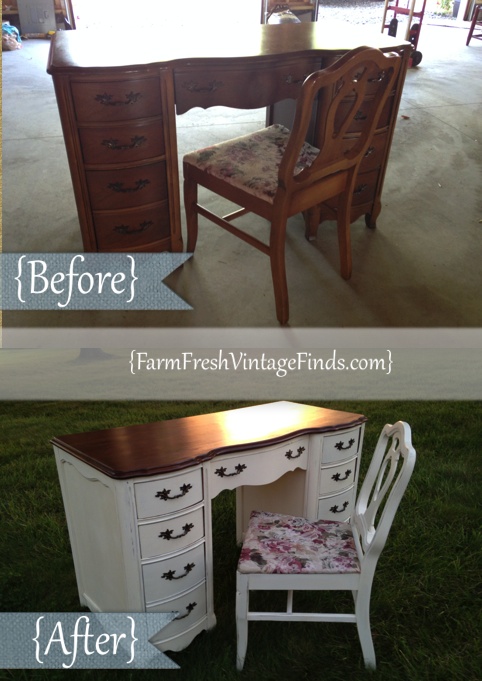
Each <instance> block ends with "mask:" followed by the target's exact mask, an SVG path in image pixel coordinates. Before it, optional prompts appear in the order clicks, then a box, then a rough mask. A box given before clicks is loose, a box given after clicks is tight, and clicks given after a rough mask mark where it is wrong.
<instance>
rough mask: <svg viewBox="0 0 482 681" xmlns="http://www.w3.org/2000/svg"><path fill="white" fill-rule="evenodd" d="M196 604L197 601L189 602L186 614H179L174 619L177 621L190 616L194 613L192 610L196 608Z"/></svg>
mask: <svg viewBox="0 0 482 681" xmlns="http://www.w3.org/2000/svg"><path fill="white" fill-rule="evenodd" d="M196 605H197V603H189V605H187V606H186V612H185V614H184V615H178V616H177V617H175V618H174V619H173V620H172V621H173V622H175V621H176V620H183V619H184V618H185V617H189V615H190V614H191V613H192V611H193V610H194V608H195V607H196Z"/></svg>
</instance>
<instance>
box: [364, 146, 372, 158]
mask: <svg viewBox="0 0 482 681" xmlns="http://www.w3.org/2000/svg"><path fill="white" fill-rule="evenodd" d="M374 151H375V147H368V149H367V150H366V152H365V157H364V158H367V156H371V155H372V154H373V152H374Z"/></svg>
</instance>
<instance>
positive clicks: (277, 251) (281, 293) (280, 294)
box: [270, 219, 290, 324]
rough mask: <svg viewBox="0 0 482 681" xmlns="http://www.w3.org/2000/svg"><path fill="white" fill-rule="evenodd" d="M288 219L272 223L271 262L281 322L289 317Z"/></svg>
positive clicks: (286, 320) (277, 308) (277, 313)
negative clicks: (286, 256) (287, 270)
mask: <svg viewBox="0 0 482 681" xmlns="http://www.w3.org/2000/svg"><path fill="white" fill-rule="evenodd" d="M285 240H286V219H284V220H280V221H274V222H273V223H272V224H271V238H270V262H271V276H272V279H273V289H274V299H275V304H276V316H277V318H278V321H279V323H280V324H286V323H287V322H288V319H289V312H290V311H289V299H288V283H287V281H286V262H285Z"/></svg>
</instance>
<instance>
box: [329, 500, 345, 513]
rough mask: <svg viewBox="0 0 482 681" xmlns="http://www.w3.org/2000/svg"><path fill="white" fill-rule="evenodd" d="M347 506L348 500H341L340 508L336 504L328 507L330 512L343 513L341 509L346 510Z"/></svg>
mask: <svg viewBox="0 0 482 681" xmlns="http://www.w3.org/2000/svg"><path fill="white" fill-rule="evenodd" d="M347 506H348V501H345V502H343V506H342V508H338V506H332V507H331V508H330V513H343V511H345V510H346V507H347Z"/></svg>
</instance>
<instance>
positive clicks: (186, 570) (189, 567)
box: [161, 563, 196, 582]
mask: <svg viewBox="0 0 482 681" xmlns="http://www.w3.org/2000/svg"><path fill="white" fill-rule="evenodd" d="M195 567H196V565H195V564H194V563H188V564H187V565H185V566H184V574H183V575H178V576H177V577H176V576H175V574H176V570H169V571H168V572H165V573H164V574H163V575H161V578H162V579H167V581H168V582H170V581H172V580H173V579H182V578H183V577H187V575H188V574H189V573H190V572H191V570H192V569H193V568H195Z"/></svg>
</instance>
